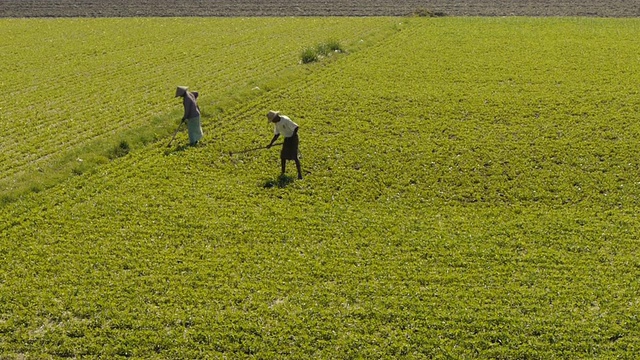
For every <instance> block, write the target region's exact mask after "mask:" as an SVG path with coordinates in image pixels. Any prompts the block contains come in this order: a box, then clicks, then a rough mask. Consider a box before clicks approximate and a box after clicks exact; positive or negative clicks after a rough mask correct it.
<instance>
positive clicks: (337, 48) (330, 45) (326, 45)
mask: <svg viewBox="0 0 640 360" xmlns="http://www.w3.org/2000/svg"><path fill="white" fill-rule="evenodd" d="M342 52H344V49H343V48H342V45H341V44H340V42H339V41H338V40H335V39H330V40H327V41H325V42H323V43H319V44H318V45H316V46H315V47H307V48H304V49H303V50H302V52H301V53H300V62H301V63H302V64H308V63H312V62H315V61H318V60H320V59H321V58H323V57H329V56H331V54H333V53H342Z"/></svg>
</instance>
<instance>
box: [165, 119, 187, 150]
mask: <svg viewBox="0 0 640 360" xmlns="http://www.w3.org/2000/svg"><path fill="white" fill-rule="evenodd" d="M183 123H184V120H183V121H180V125H178V128H177V129H176V132H174V133H173V137H172V138H171V141H169V145H167V147H171V143H172V142H173V140H174V139H175V138H176V135H178V131H180V128H181V127H182V124H183Z"/></svg>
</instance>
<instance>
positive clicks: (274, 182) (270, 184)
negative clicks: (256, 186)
mask: <svg viewBox="0 0 640 360" xmlns="http://www.w3.org/2000/svg"><path fill="white" fill-rule="evenodd" d="M293 179H294V178H293V177H291V176H289V175H280V176H278V177H277V178H276V179H269V180H267V181H265V182H264V185H263V187H264V188H265V189H271V188H274V187H279V188H281V189H283V188H286V187H287V186H288V185H289V184H291V183H293Z"/></svg>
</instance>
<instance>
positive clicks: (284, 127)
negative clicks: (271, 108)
mask: <svg viewBox="0 0 640 360" xmlns="http://www.w3.org/2000/svg"><path fill="white" fill-rule="evenodd" d="M274 125H275V127H274V129H273V133H274V134H276V135H278V134H279V135H284V137H292V136H293V132H294V131H295V130H296V128H297V127H298V124H296V123H294V122H293V121H291V119H289V118H288V117H286V116H284V115H280V121H278V122H277V123H275V124H274Z"/></svg>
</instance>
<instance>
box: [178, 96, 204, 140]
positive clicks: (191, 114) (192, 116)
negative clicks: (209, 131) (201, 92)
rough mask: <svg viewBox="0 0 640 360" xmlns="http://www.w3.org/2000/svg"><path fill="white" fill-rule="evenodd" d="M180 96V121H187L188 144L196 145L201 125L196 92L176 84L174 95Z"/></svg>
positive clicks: (200, 134) (199, 136)
mask: <svg viewBox="0 0 640 360" xmlns="http://www.w3.org/2000/svg"><path fill="white" fill-rule="evenodd" d="M178 96H180V97H182V98H183V100H182V104H183V105H184V116H183V117H182V121H183V122H184V121H186V122H187V128H188V129H189V145H196V144H197V143H198V141H200V139H202V126H201V124H200V108H199V107H198V93H197V92H191V91H189V90H188V88H187V87H186V86H178V89H176V97H178Z"/></svg>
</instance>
